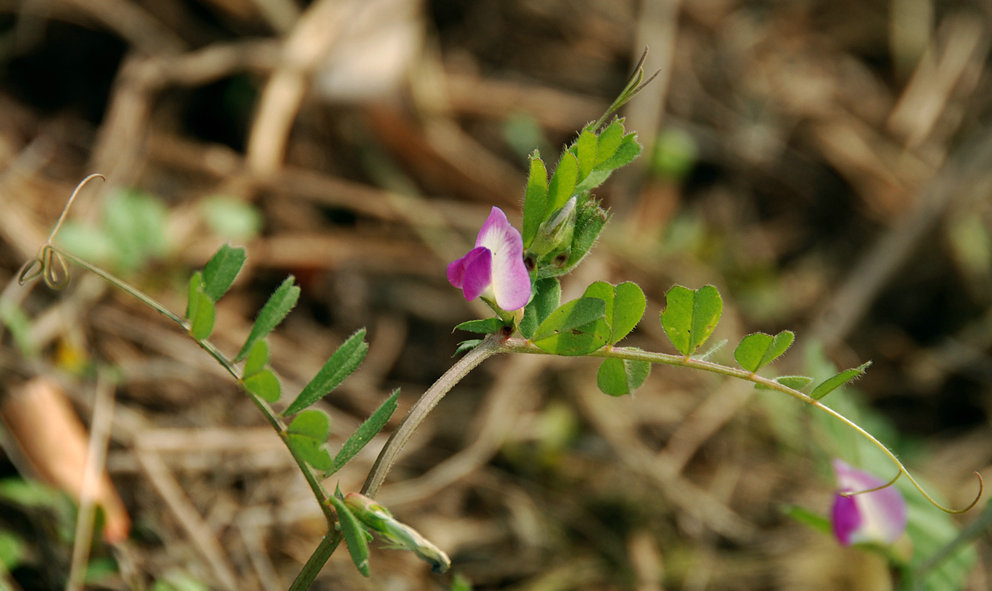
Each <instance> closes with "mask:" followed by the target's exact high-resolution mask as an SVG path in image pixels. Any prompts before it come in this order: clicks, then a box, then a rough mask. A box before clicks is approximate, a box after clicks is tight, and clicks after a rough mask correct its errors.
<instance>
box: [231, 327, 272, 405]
mask: <svg viewBox="0 0 992 591" xmlns="http://www.w3.org/2000/svg"><path fill="white" fill-rule="evenodd" d="M260 342H261V341H260ZM241 383H242V384H244V385H245V390H248V391H249V392H251V393H252V394H254V395H255V396H258V397H259V398H261V399H262V400H264V401H266V402H269V403H272V402H278V401H279V397H280V396H281V395H282V386H281V385H280V384H279V378H277V377H276V374H275V373H273V372H272V370H271V369H263V370H261V371H257V372H255V373H253V374H251V375H248V376H246V377H245V378H244V379H242V380H241Z"/></svg>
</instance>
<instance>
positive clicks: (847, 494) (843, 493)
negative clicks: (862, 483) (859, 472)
mask: <svg viewBox="0 0 992 591" xmlns="http://www.w3.org/2000/svg"><path fill="white" fill-rule="evenodd" d="M903 474H904V472H903V471H902V469H900V470H899V471H898V472H896V475H895V477H894V478H893V479H892V480H890V481H888V482H886V483H885V484H880V485H878V486H876V487H873V488H866V489H864V490H859V491H849V490H842V491H840V493H838V494H840V496H842V497H856V496H858V495H864V494H868V493H872V492H877V491H880V490H882V489H883V488H889V487H890V486H892V485H893V484H895V483H896V481H897V480H899V477H901V476H902V475H903Z"/></svg>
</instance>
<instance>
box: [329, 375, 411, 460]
mask: <svg viewBox="0 0 992 591" xmlns="http://www.w3.org/2000/svg"><path fill="white" fill-rule="evenodd" d="M399 395H400V391H399V390H398V389H397V390H393V393H392V394H391V395H390V396H389V398H387V399H386V401H385V402H383V403H382V404H380V405H379V408H377V409H375V412H373V413H372V415H371V416H370V417H369V418H368V419H366V420H365V422H364V423H362V424H361V425H360V426H359V427H358V429H356V430H355V432H354V433H352V434H351V437H349V438H348V440H347V441H345V442H344V445H342V446H341V449H340V450H339V451H338V453H337V455H336V456H334V462H333V465H332V466H331V469H330V470H329V471H328V474H325V475H324V476H325V477H327V476H329V475H330V473H333V472H337V471H338V470H340V469H341V467H342V466H344V465H345V464H347V463H348V461H349V460H351V458H353V457H355V454H357V453H358V452H360V451H362V448H363V447H365V445H366V444H367V443H368V442H369V441H372V438H373V437H375V436H376V434H377V433H379V431H382V428H383V427H385V426H386V423H387V422H388V421H389V418H390V417H391V416H393V413H394V412H396V401H397V399H398V398H399Z"/></svg>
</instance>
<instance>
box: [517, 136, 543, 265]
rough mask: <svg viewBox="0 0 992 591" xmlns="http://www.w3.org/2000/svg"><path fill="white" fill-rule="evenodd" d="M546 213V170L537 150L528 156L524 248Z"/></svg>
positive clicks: (531, 240) (523, 234) (535, 233)
mask: <svg viewBox="0 0 992 591" xmlns="http://www.w3.org/2000/svg"><path fill="white" fill-rule="evenodd" d="M547 214H548V171H547V169H546V168H545V166H544V161H542V160H541V155H540V153H538V151H537V150H534V153H533V154H531V157H530V176H528V177H527V189H526V193H525V195H524V220H523V232H522V238H523V241H524V248H527V247H529V246H530V243H531V242H533V241H534V236H536V235H537V229H538V228H540V227H541V223H542V222H544V218H545V216H546V215H547Z"/></svg>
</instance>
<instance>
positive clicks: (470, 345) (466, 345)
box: [451, 339, 482, 357]
mask: <svg viewBox="0 0 992 591" xmlns="http://www.w3.org/2000/svg"><path fill="white" fill-rule="evenodd" d="M481 342H482V339H469V340H467V341H462V342H460V343H458V346H457V347H455V352H454V353H453V354H452V355H451V356H452V357H458V356H459V355H461V354H462V353H467V352H468V351H471V350H472V349H474V348H476V347H478V346H479V344H480V343H481Z"/></svg>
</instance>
